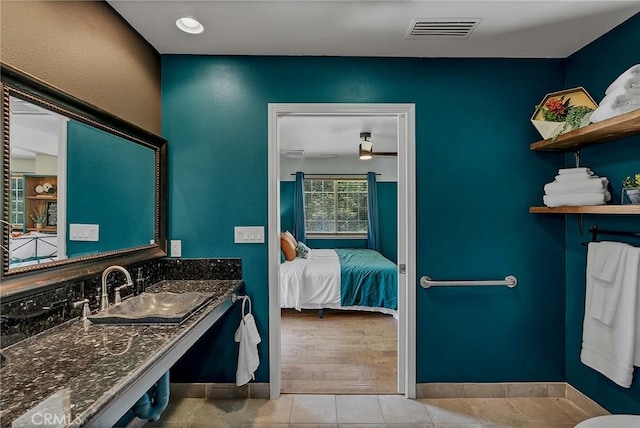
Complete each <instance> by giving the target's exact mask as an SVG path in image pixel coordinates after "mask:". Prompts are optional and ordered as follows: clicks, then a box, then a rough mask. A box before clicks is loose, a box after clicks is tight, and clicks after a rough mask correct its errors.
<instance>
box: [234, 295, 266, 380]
mask: <svg viewBox="0 0 640 428" xmlns="http://www.w3.org/2000/svg"><path fill="white" fill-rule="evenodd" d="M247 301H248V302H249V313H247V314H246V315H245V313H244V309H245V303H246V302H247ZM234 340H235V341H236V342H238V343H239V344H240V346H239V350H238V368H237V370H236V385H237V386H242V385H244V384H246V383H248V382H249V381H251V380H253V379H255V376H254V373H255V371H256V370H257V369H258V366H259V365H260V356H259V355H258V344H259V343H260V342H261V340H262V339H261V338H260V333H258V328H257V327H256V321H255V319H254V318H253V315H252V314H251V300H249V297H248V296H247V297H245V298H244V299H243V300H242V320H241V321H240V325H239V326H238V329H237V330H236V333H235V335H234Z"/></svg>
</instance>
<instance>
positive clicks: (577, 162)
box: [573, 150, 580, 168]
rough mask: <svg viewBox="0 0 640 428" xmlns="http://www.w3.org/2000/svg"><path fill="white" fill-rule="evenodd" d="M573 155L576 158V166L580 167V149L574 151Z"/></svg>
mask: <svg viewBox="0 0 640 428" xmlns="http://www.w3.org/2000/svg"><path fill="white" fill-rule="evenodd" d="M573 157H574V158H575V160H576V168H580V150H576V151H575V152H573Z"/></svg>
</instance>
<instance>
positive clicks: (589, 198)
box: [542, 192, 611, 207]
mask: <svg viewBox="0 0 640 428" xmlns="http://www.w3.org/2000/svg"><path fill="white" fill-rule="evenodd" d="M542 200H543V201H544V204H545V205H546V206H548V207H577V206H581V205H604V204H605V202H607V201H608V200H611V194H610V193H609V192H605V193H604V194H602V193H573V194H569V195H544V196H543V197H542Z"/></svg>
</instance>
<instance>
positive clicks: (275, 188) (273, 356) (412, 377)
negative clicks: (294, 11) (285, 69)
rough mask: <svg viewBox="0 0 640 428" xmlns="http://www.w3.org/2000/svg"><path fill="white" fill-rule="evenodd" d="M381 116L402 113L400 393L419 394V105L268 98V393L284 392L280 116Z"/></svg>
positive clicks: (399, 291) (399, 227)
mask: <svg viewBox="0 0 640 428" xmlns="http://www.w3.org/2000/svg"><path fill="white" fill-rule="evenodd" d="M297 114H304V115H314V114H315V115H336V116H348V115H372V116H374V115H380V116H397V117H398V208H397V209H398V266H400V265H403V264H404V265H405V273H404V274H400V275H399V276H398V392H399V393H400V394H403V395H404V396H405V397H406V398H415V397H416V242H415V236H416V191H415V189H416V183H415V182H416V174H415V145H416V133H415V104H395V103H388V104H387V103H372V104H356V103H344V104H343V103H339V104H332V103H321V104H318V103H269V104H268V143H269V144H268V150H269V153H268V158H269V169H268V171H269V172H268V174H269V181H268V198H269V215H268V231H267V236H268V247H267V248H268V267H269V392H270V394H269V395H270V397H271V399H277V398H278V397H280V389H281V386H282V373H281V366H282V361H281V359H282V355H281V332H280V287H279V276H280V142H279V136H278V131H279V130H278V118H279V117H282V116H287V115H297Z"/></svg>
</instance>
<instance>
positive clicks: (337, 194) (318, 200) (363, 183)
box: [304, 178, 367, 235]
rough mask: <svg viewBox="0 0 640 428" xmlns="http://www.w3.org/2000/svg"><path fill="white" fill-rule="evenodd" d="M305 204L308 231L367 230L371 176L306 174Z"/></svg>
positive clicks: (353, 232) (311, 232) (343, 231)
mask: <svg viewBox="0 0 640 428" xmlns="http://www.w3.org/2000/svg"><path fill="white" fill-rule="evenodd" d="M304 204H305V207H304V215H305V229H306V232H307V233H310V234H338V235H339V234H345V235H346V234H358V235H363V234H366V233H367V180H363V179H356V180H348V179H338V180H335V179H327V178H323V179H314V178H312V179H307V178H305V180H304Z"/></svg>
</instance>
